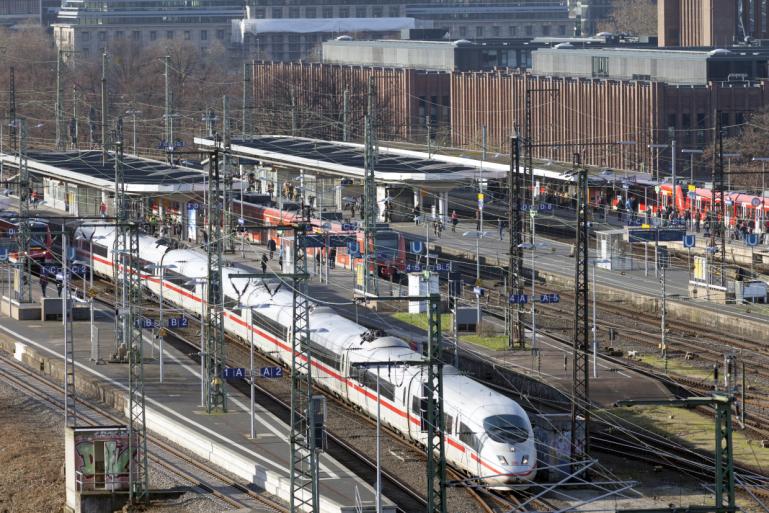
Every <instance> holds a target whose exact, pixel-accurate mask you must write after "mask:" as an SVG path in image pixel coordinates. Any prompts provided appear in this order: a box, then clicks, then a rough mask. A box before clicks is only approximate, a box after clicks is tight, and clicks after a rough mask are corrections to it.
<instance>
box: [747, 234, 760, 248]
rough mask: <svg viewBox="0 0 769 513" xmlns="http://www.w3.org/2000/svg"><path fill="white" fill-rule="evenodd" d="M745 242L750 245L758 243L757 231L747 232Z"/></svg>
mask: <svg viewBox="0 0 769 513" xmlns="http://www.w3.org/2000/svg"><path fill="white" fill-rule="evenodd" d="M745 244H747V245H748V246H750V247H753V246H757V245H758V234H757V233H749V234H747V235H746V236H745Z"/></svg>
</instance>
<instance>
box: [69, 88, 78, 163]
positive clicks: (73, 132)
mask: <svg viewBox="0 0 769 513" xmlns="http://www.w3.org/2000/svg"><path fill="white" fill-rule="evenodd" d="M69 135H70V138H71V141H72V149H73V150H76V149H77V139H78V126H77V87H76V86H72V121H71V123H70V128H69Z"/></svg>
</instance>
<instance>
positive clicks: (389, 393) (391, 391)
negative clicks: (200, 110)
mask: <svg viewBox="0 0 769 513" xmlns="http://www.w3.org/2000/svg"><path fill="white" fill-rule="evenodd" d="M357 379H358V381H360V382H361V383H362V384H363V386H364V387H366V388H368V389H370V390H374V391H376V373H375V372H368V371H366V372H363V371H361V372H360V375H359V376H358V378H357ZM379 394H380V395H381V396H382V397H384V398H385V399H389V400H390V401H394V400H395V386H394V385H393V384H392V383H390V382H389V381H387V380H386V379H384V378H383V377H382V376H379ZM417 411H419V406H418V405H417Z"/></svg>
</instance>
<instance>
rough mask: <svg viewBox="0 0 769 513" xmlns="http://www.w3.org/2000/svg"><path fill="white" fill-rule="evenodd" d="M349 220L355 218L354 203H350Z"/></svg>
mask: <svg viewBox="0 0 769 513" xmlns="http://www.w3.org/2000/svg"><path fill="white" fill-rule="evenodd" d="M350 218H351V219H354V218H355V203H350Z"/></svg>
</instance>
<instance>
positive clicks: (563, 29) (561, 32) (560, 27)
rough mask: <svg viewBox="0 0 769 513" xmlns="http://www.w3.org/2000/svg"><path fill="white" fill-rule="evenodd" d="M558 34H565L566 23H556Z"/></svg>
mask: <svg viewBox="0 0 769 513" xmlns="http://www.w3.org/2000/svg"><path fill="white" fill-rule="evenodd" d="M558 35H559V36H565V35H566V25H558Z"/></svg>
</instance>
